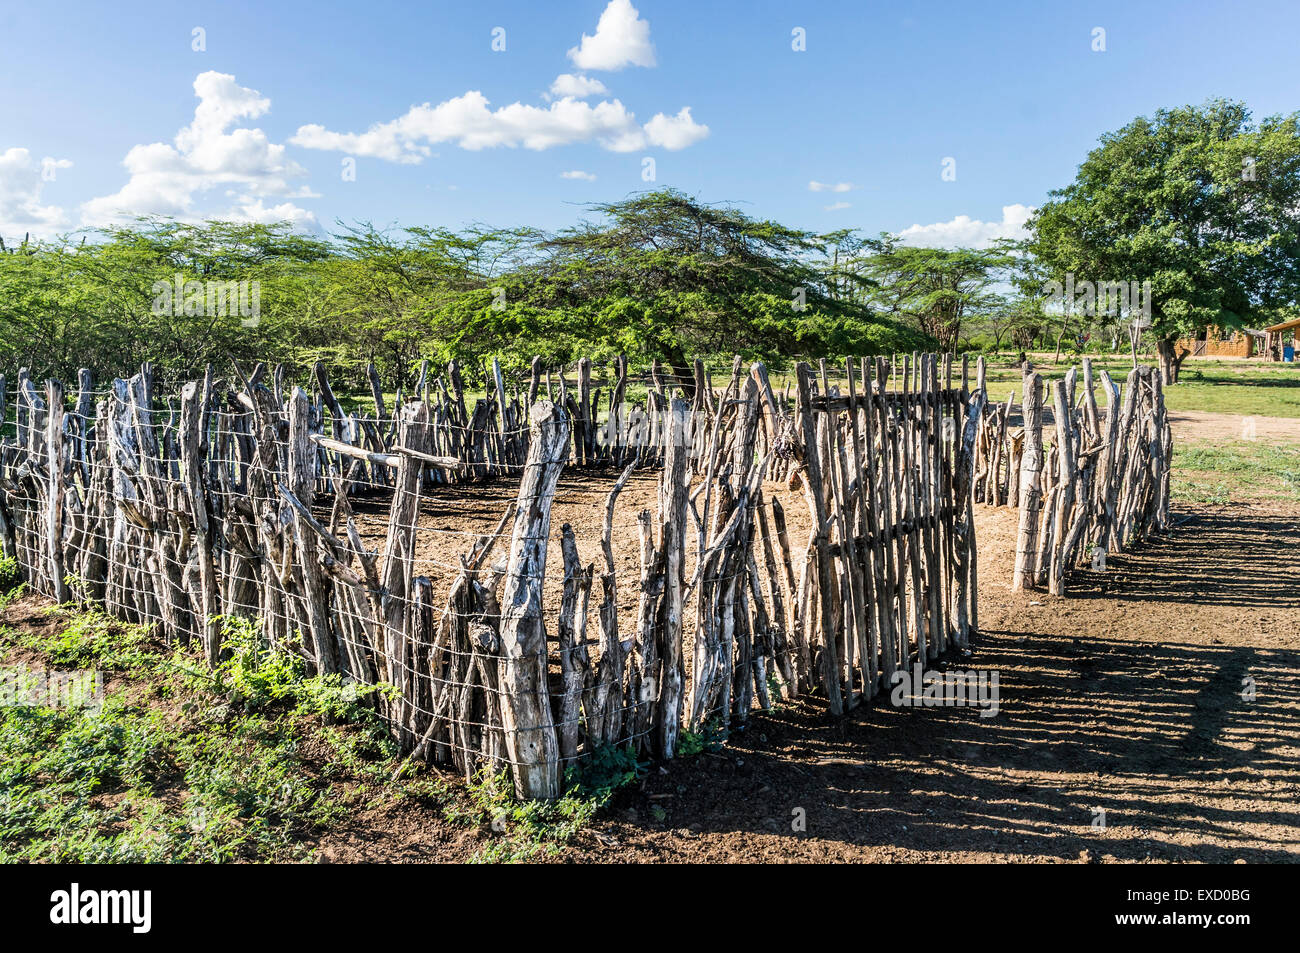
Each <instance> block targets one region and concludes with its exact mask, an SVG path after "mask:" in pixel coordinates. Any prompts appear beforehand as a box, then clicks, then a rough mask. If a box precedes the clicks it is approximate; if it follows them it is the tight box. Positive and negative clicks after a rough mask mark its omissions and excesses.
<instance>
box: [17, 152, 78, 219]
mask: <svg viewBox="0 0 1300 953" xmlns="http://www.w3.org/2000/svg"><path fill="white" fill-rule="evenodd" d="M71 166H72V163H71V162H70V161H69V160H67V159H52V158H50V157H48V156H47V157H46V158H44V159H42V160H41V161H40V162H37V161H36V160H35V159H33V158H32V155H31V153H30V152H28V151H27V150H26V149H22V148H19V147H17V146H15V147H13V148H10V149H6V150H5V151H4V152H0V236H5V237H7V238H21V237H22V236H23V235H25V234H27V233H28V232H33V233H35V234H36V235H39V236H42V237H44V236H46V235H48V234H49V233H50V232H51V231H54V230H57V229H59V228H61V227H62V226H64V225H66V224H67V214H66V213H65V212H64V211H63V209H61V208H59V207H58V206H57V205H42V204H41V192H42V191H43V190H44V188H45V185H46V182H47V181H48V179H49V177H50V176H51V175H53V174H54V173H55V172H56V171H57V170H58V169H67V168H70V167H71Z"/></svg>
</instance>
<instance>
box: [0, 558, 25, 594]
mask: <svg viewBox="0 0 1300 953" xmlns="http://www.w3.org/2000/svg"><path fill="white" fill-rule="evenodd" d="M22 581H23V577H22V576H21V575H20V574H19V572H18V560H17V559H15V558H14V557H13V556H0V595H5V594H6V593H9V592H12V591H13V590H14V589H17V588H18V587H19V586H20V585H21V584H22Z"/></svg>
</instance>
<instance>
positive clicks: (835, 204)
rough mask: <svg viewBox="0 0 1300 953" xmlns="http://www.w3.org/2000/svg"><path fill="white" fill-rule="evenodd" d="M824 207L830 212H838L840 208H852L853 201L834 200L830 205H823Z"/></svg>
mask: <svg viewBox="0 0 1300 953" xmlns="http://www.w3.org/2000/svg"><path fill="white" fill-rule="evenodd" d="M822 208H824V209H825V210H826V211H828V212H838V211H839V210H840V209H844V208H852V203H850V202H832V203H831V204H830V205H823V206H822Z"/></svg>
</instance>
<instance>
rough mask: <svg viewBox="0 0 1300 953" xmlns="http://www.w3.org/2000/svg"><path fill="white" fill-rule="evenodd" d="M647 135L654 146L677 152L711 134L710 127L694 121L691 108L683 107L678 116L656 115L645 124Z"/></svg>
mask: <svg viewBox="0 0 1300 953" xmlns="http://www.w3.org/2000/svg"><path fill="white" fill-rule="evenodd" d="M645 134H646V139H647V140H648V141H649V142H650V144H651V145H652V146H663V148H665V149H669V150H674V151H675V150H677V149H685V148H686V147H687V146H689V145H693V144H695V143H697V142H699V141H700V140H701V139H703V138H705V137H706V136H707V135H708V134H709V127H708V126H704V125H701V124H700V123H697V122H696V121H695V120H694V119H692V118H691V107H690V106H683V107H682V108H681V110H679V111H678V113H677V115H676V116H665V115H664V114H663V113H656V114H655V117H654V118H653V119H651V120H650V121H649V122H648V123H646V124H645Z"/></svg>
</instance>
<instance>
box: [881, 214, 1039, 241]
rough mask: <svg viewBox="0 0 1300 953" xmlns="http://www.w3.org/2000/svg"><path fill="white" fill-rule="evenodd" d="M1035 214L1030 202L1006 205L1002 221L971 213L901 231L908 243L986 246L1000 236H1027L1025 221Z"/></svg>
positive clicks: (900, 234)
mask: <svg viewBox="0 0 1300 953" xmlns="http://www.w3.org/2000/svg"><path fill="white" fill-rule="evenodd" d="M1033 214H1034V209H1033V208H1032V207H1030V206H1028V205H1020V204H1016V205H1004V206H1002V221H1000V222H981V221H980V220H978V219H974V218H971V217H970V216H969V215H958V216H957V217H956V218H954V219H953V220H952V221H949V222H935V223H933V224H931V225H909V226H908V227H907V228H905V229H903V230H902V231H901V232H899V233H898V237H899V240H900V241H901V242H902V243H903V244H904V245H920V246H923V247H926V248H985V247H987V246H989V245H991V244H992V243H993V241H994V240H995V239H998V238H1024V237H1025V235H1026V233H1025V223H1026V222H1028V221H1029V217H1030V216H1031V215H1033Z"/></svg>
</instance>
